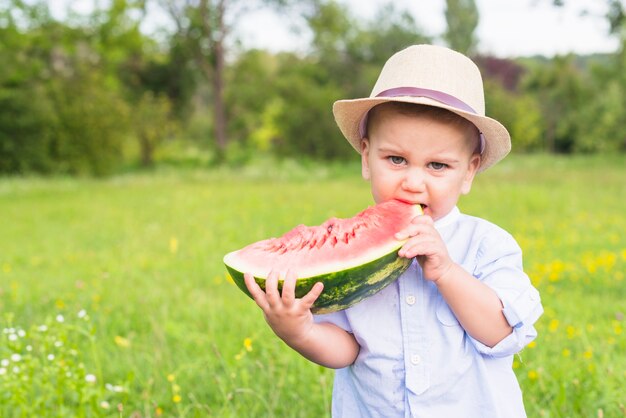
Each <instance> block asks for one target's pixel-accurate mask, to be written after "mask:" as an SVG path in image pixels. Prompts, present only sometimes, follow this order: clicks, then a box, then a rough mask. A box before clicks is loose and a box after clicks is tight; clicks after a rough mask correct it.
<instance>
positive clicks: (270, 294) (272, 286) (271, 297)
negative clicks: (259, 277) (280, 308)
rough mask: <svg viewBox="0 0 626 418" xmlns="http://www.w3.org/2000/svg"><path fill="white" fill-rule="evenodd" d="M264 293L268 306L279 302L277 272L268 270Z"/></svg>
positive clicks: (271, 306)
mask: <svg viewBox="0 0 626 418" xmlns="http://www.w3.org/2000/svg"><path fill="white" fill-rule="evenodd" d="M265 295H266V296H267V303H268V304H269V306H270V308H273V307H274V306H277V305H279V304H280V294H279V293H278V273H277V272H275V271H274V270H272V271H270V274H268V275H267V279H265Z"/></svg>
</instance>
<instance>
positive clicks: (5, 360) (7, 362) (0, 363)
mask: <svg viewBox="0 0 626 418" xmlns="http://www.w3.org/2000/svg"><path fill="white" fill-rule="evenodd" d="M9 364H10V362H9V360H7V359H5V358H3V359H2V360H1V361H0V366H2V367H8V366H9Z"/></svg>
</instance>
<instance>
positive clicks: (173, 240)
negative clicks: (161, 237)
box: [170, 237, 178, 254]
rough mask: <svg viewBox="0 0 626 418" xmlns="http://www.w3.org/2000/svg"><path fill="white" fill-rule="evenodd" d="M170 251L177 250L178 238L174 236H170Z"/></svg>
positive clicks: (174, 251) (175, 251)
mask: <svg viewBox="0 0 626 418" xmlns="http://www.w3.org/2000/svg"><path fill="white" fill-rule="evenodd" d="M170 252H171V253H172V254H176V253H177V252H178V239H177V238H176V237H171V238H170Z"/></svg>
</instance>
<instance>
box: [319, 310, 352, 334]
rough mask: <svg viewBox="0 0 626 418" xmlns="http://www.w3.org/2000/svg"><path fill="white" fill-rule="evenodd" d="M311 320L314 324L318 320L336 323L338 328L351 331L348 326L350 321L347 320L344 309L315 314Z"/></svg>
mask: <svg viewBox="0 0 626 418" xmlns="http://www.w3.org/2000/svg"><path fill="white" fill-rule="evenodd" d="M313 321H315V323H316V324H319V323H320V322H328V323H331V324H334V325H337V326H338V327H339V328H341V329H343V330H345V331H348V332H349V333H352V327H351V326H350V322H349V321H348V316H347V315H346V312H345V311H338V312H333V313H328V314H316V315H313Z"/></svg>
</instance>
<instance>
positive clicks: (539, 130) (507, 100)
mask: <svg viewBox="0 0 626 418" xmlns="http://www.w3.org/2000/svg"><path fill="white" fill-rule="evenodd" d="M485 100H486V104H485V105H486V109H487V115H489V116H490V117H492V118H494V119H496V120H498V121H499V122H500V123H502V124H503V125H504V126H505V127H506V128H507V130H508V131H509V133H510V134H511V143H512V148H513V151H516V152H517V151H522V152H528V151H541V150H543V149H544V145H543V133H544V130H543V128H544V121H543V115H542V113H541V108H540V106H539V104H538V103H537V100H536V98H535V97H534V96H532V95H529V94H520V93H515V92H510V91H508V90H505V89H504V88H502V86H501V85H500V84H499V83H496V82H492V81H490V80H486V81H485Z"/></svg>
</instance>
